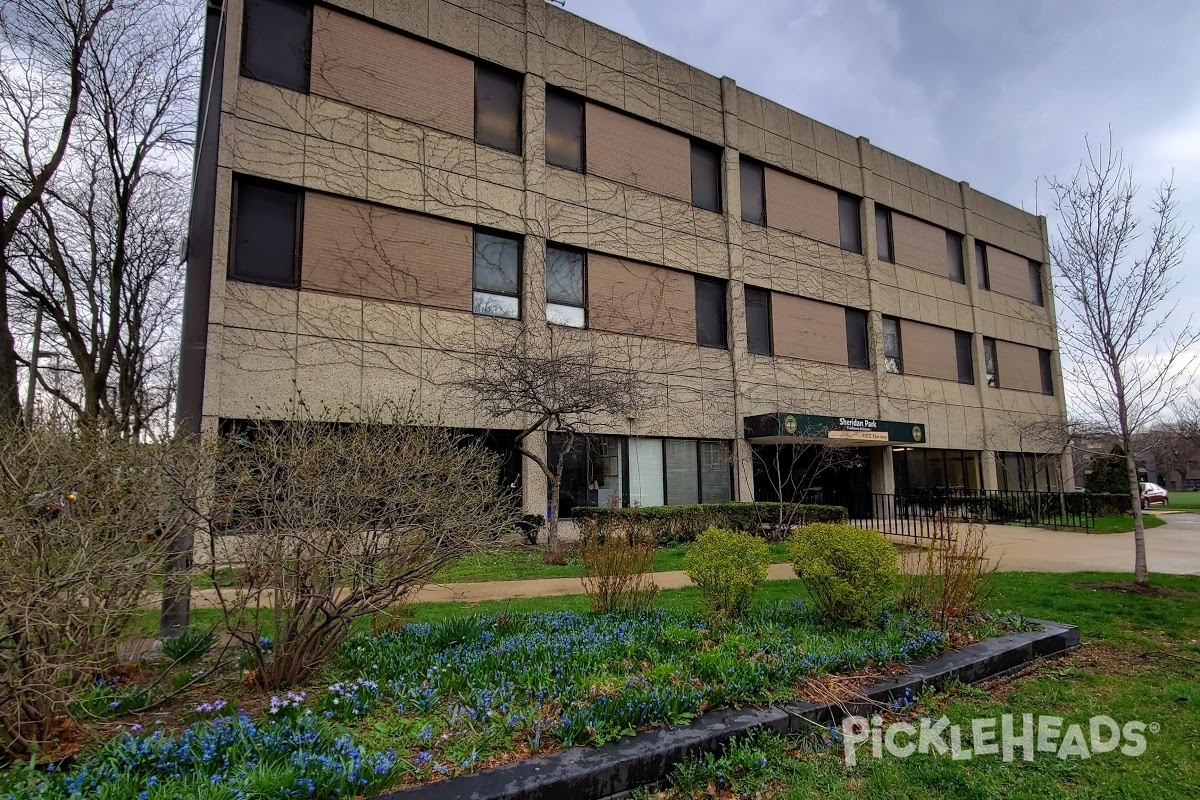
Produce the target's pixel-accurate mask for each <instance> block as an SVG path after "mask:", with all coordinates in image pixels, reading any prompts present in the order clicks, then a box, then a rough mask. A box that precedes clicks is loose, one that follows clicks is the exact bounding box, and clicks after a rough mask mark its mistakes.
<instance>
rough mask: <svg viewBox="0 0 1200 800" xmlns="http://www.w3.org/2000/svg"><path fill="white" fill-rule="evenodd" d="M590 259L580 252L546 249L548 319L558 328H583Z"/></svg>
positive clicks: (552, 247) (548, 247)
mask: <svg viewBox="0 0 1200 800" xmlns="http://www.w3.org/2000/svg"><path fill="white" fill-rule="evenodd" d="M586 263H587V262H586V256H585V255H584V254H583V253H582V252H580V251H578V250H568V249H565V248H562V247H555V246H553V245H550V246H547V247H546V319H547V321H548V322H550V323H552V324H554V325H569V326H571V327H573V328H582V327H583V326H584V323H585V322H586V320H585V318H584V298H585V297H586V293H585V289H584V271H585V265H586Z"/></svg>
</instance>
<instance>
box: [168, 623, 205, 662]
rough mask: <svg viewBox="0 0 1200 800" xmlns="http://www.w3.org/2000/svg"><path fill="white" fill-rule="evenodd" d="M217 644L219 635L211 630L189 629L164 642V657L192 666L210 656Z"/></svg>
mask: <svg viewBox="0 0 1200 800" xmlns="http://www.w3.org/2000/svg"><path fill="white" fill-rule="evenodd" d="M216 643H217V635H216V634H215V633H214V632H213V631H212V630H211V629H210V630H200V629H198V628H187V629H186V630H184V631H183V633H181V634H179V635H178V636H174V637H172V638H170V639H167V640H165V641H164V642H163V645H162V651H163V655H164V656H166V657H167V658H169V659H171V661H173V662H175V663H177V664H192V663H195V662H197V661H199V660H200V659H202V658H204V657H205V656H206V655H208V651H209V650H212V649H213V645H215V644H216Z"/></svg>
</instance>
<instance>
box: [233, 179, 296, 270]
mask: <svg viewBox="0 0 1200 800" xmlns="http://www.w3.org/2000/svg"><path fill="white" fill-rule="evenodd" d="M234 206H235V211H234V213H235V215H236V216H235V219H234V224H233V263H232V264H231V265H230V270H229V274H230V275H231V276H232V277H234V278H238V279H240V280H244V281H254V282H255V283H269V284H271V285H273V286H295V285H296V283H297V277H298V276H297V272H298V270H297V269H296V264H297V261H298V260H299V259H298V258H297V257H298V255H299V252H300V246H299V236H300V192H299V190H296V189H292V188H289V187H286V186H282V185H278V184H266V183H260V182H258V181H252V180H250V179H247V178H237V179H236V182H235V184H234Z"/></svg>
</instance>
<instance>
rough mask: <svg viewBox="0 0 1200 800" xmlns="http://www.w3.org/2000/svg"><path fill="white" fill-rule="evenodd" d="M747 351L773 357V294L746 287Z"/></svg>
mask: <svg viewBox="0 0 1200 800" xmlns="http://www.w3.org/2000/svg"><path fill="white" fill-rule="evenodd" d="M746 349H747V350H749V351H750V352H751V353H755V354H757V355H760V356H769V355H771V293H770V292H769V291H767V290H766V289H755V288H753V287H751V286H747V287H746Z"/></svg>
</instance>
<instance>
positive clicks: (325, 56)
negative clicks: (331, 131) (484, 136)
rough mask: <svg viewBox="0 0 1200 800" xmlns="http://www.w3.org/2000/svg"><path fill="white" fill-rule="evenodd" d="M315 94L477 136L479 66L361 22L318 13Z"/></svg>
mask: <svg viewBox="0 0 1200 800" xmlns="http://www.w3.org/2000/svg"><path fill="white" fill-rule="evenodd" d="M310 83H311V91H312V92H313V93H314V94H319V95H322V96H324V97H328V98H330V99H333V100H338V101H341V102H343V103H348V104H350V105H353V106H359V107H360V108H369V109H371V110H373V111H378V112H380V113H383V114H387V115H388V116H392V117H398V118H400V119H406V120H410V121H412V122H416V123H419V124H421V125H427V126H429V127H431V128H437V129H438V130H443V131H446V132H447V133H453V134H456V135H458V136H465V137H468V138H473V137H474V135H475V64H474V63H473V62H472V61H471V60H470V59H467V58H463V57H462V56H459V55H455V54H454V53H450V52H447V51H446V50H442V49H440V48H437V47H434V46H432V45H428V44H425V43H424V42H419V41H417V40H416V39H410V38H409V37H407V36H404V35H403V34H400V33H396V32H394V31H390V30H387V29H386V28H382V27H380V26H379V25H372V24H371V23H369V22H366V21H364V20H360V19H357V18H355V17H350V16H347V15H345V14H339V13H337V12H336V11H330V10H329V9H327V8H324V7H322V6H319V5H318V6H316V7H315V8H314V9H313V33H312V78H311V81H310Z"/></svg>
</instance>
